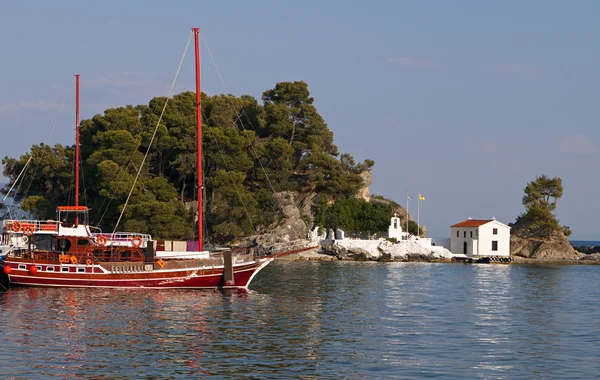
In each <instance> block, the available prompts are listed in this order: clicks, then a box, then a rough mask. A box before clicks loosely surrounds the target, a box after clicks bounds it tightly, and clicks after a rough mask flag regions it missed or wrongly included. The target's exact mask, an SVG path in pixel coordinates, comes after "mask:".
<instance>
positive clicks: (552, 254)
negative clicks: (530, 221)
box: [510, 231, 582, 261]
mask: <svg viewBox="0 0 600 380" xmlns="http://www.w3.org/2000/svg"><path fill="white" fill-rule="evenodd" d="M510 251H511V252H510V254H511V256H520V257H524V258H528V259H537V260H544V261H553V260H556V261H560V260H579V259H580V258H581V257H582V254H580V253H579V252H577V251H576V250H575V249H574V248H573V247H572V246H571V243H569V239H567V237H566V236H565V235H564V234H563V233H562V232H561V231H557V232H555V233H553V234H552V235H551V236H550V237H548V238H544V239H539V238H525V237H520V236H518V234H515V235H512V236H511V237H510Z"/></svg>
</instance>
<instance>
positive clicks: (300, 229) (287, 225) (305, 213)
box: [249, 191, 317, 246]
mask: <svg viewBox="0 0 600 380" xmlns="http://www.w3.org/2000/svg"><path fill="white" fill-rule="evenodd" d="M316 196H317V194H316V193H304V194H300V193H297V192H291V191H283V192H280V193H277V194H275V198H276V199H277V202H278V203H279V205H280V206H281V209H282V212H283V219H282V220H281V221H280V222H279V223H278V224H277V225H273V226H269V227H268V228H266V229H265V230H264V231H259V233H258V234H257V235H254V236H251V237H250V238H249V240H250V241H252V242H253V244H255V245H256V244H258V245H260V246H271V245H274V244H279V243H287V242H290V241H294V240H299V239H307V237H308V233H309V232H310V229H311V227H312V224H313V220H314V219H313V211H312V210H313V208H314V199H315V197H316Z"/></svg>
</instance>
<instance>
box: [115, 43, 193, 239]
mask: <svg viewBox="0 0 600 380" xmlns="http://www.w3.org/2000/svg"><path fill="white" fill-rule="evenodd" d="M191 40H192V32H190V36H189V37H188V40H187V43H186V44H185V49H184V51H183V56H182V57H181V60H180V61H179V66H178V67H177V73H175V78H173V83H171V88H170V89H169V94H168V95H167V99H165V105H164V106H163V109H162V111H161V113H160V117H159V118H158V122H157V123H156V128H154V133H152V138H151V139H150V143H149V144H148V149H146V154H145V155H144V159H143V160H142V164H141V165H140V167H139V169H138V171H137V174H136V176H135V179H134V180H133V185H132V186H131V190H129V195H127V200H125V204H124V205H123V209H122V210H121V214H120V215H119V219H118V220H117V223H116V224H115V228H114V230H113V232H112V233H113V234H114V233H116V231H117V228H118V227H119V223H120V222H121V218H123V214H124V213H125V209H126V208H127V204H128V203H129V198H131V194H132V193H133V189H134V188H135V184H136V183H137V180H138V178H139V177H140V173H141V172H142V169H143V168H144V163H145V162H146V158H147V157H148V153H150V149H151V148H152V143H153V142H154V138H155V137H156V132H157V131H158V127H159V126H160V122H161V121H162V118H163V115H164V114H165V110H166V109H167V104H168V103H169V98H170V97H171V93H172V92H173V88H174V87H175V83H176V82H177V78H178V77H179V72H180V71H181V66H182V65H183V60H184V59H185V54H186V53H187V50H188V47H189V45H190V41H191Z"/></svg>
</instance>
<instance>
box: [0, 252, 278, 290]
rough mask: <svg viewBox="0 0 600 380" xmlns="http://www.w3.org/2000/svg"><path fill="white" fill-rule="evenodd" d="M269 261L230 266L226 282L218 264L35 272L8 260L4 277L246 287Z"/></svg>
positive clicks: (49, 282)
mask: <svg viewBox="0 0 600 380" xmlns="http://www.w3.org/2000/svg"><path fill="white" fill-rule="evenodd" d="M272 260H273V259H271V258H270V259H261V260H257V261H255V262H251V263H247V264H245V265H239V266H234V268H233V281H230V282H227V281H225V280H224V277H223V268H222V267H220V268H217V267H216V268H214V269H213V268H210V269H208V268H206V269H187V270H178V271H162V270H155V271H149V272H140V273H129V274H123V273H120V274H116V273H74V272H66V273H62V272H37V273H36V274H32V273H31V272H30V271H29V270H23V269H21V270H19V269H16V268H17V267H18V266H17V265H18V263H12V265H11V273H10V274H9V275H8V280H9V282H10V285H21V286H43V287H77V288H157V289H161V288H176V289H218V288H243V289H247V288H248V285H249V284H250V281H252V279H253V278H254V276H255V275H256V274H257V273H258V272H259V271H260V270H261V269H263V268H264V267H265V266H267V265H268V264H269V263H270V262H271V261H272ZM10 264H11V263H10V262H9V263H4V265H5V266H6V265H10ZM15 264H17V265H15ZM21 264H22V263H21Z"/></svg>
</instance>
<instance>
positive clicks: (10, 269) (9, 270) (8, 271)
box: [4, 265, 12, 274]
mask: <svg viewBox="0 0 600 380" xmlns="http://www.w3.org/2000/svg"><path fill="white" fill-rule="evenodd" d="M10 272H12V268H11V267H10V265H7V266H5V267H4V273H6V274H10Z"/></svg>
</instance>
